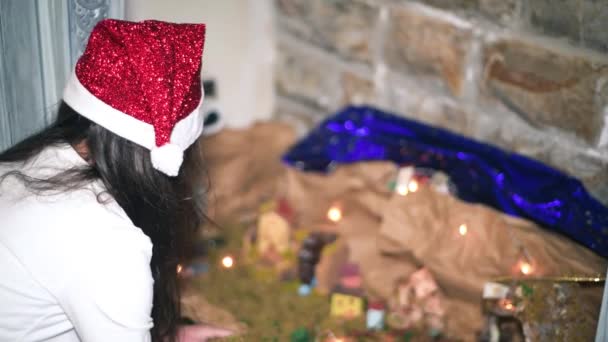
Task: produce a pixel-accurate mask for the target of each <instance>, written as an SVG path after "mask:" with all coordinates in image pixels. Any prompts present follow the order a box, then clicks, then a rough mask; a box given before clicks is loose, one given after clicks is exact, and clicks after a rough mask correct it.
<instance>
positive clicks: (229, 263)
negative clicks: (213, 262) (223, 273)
mask: <svg viewBox="0 0 608 342" xmlns="http://www.w3.org/2000/svg"><path fill="white" fill-rule="evenodd" d="M233 265H234V259H232V257H231V256H229V255H227V256H225V257H223V258H222V266H224V267H226V268H230V267H232V266H233Z"/></svg>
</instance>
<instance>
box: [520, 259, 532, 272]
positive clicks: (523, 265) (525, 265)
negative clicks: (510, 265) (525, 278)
mask: <svg viewBox="0 0 608 342" xmlns="http://www.w3.org/2000/svg"><path fill="white" fill-rule="evenodd" d="M519 271H520V272H521V274H523V275H529V274H530V273H532V265H530V263H529V262H527V261H525V260H522V261H520V263H519Z"/></svg>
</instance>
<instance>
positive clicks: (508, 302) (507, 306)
mask: <svg viewBox="0 0 608 342" xmlns="http://www.w3.org/2000/svg"><path fill="white" fill-rule="evenodd" d="M500 306H502V308H503V309H505V310H508V311H513V310H514V309H515V305H513V302H511V300H509V299H501V300H500Z"/></svg>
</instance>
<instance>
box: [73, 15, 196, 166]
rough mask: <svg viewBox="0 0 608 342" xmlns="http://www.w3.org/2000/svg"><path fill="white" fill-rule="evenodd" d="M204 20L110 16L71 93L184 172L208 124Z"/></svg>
mask: <svg viewBox="0 0 608 342" xmlns="http://www.w3.org/2000/svg"><path fill="white" fill-rule="evenodd" d="M204 43H205V25H204V24H174V23H166V22H161V21H155V20H148V21H143V22H138V23H135V22H128V21H121V20H114V19H106V20H103V21H101V22H99V23H98V24H97V25H96V26H95V28H94V29H93V31H92V32H91V35H90V37H89V42H88V44H87V47H86V50H85V51H84V54H83V55H82V57H80V59H79V60H78V62H77V64H76V67H75V70H74V73H73V74H72V76H71V77H70V79H69V80H68V84H67V86H66V88H65V91H64V94H63V100H64V101H65V102H66V103H67V104H68V105H69V106H70V107H72V108H73V109H74V110H75V111H77V112H78V113H79V114H81V115H83V116H85V117H87V118H88V119H90V120H91V121H93V122H95V123H97V124H99V125H101V126H102V127H104V128H106V129H108V130H109V131H111V132H113V133H114V134H117V135H119V136H121V137H123V138H125V139H128V140H130V141H132V142H134V143H136V144H138V145H141V146H143V147H145V148H147V149H149V150H150V151H151V160H152V165H153V166H154V168H156V169H157V170H159V171H161V172H163V173H165V174H167V175H168V176H177V175H178V173H179V169H180V166H181V164H182V161H183V153H184V150H186V149H187V148H188V146H190V145H191V144H193V143H194V142H195V141H196V140H197V139H198V137H199V136H200V135H201V133H202V130H203V122H204V116H203V113H202V111H201V110H200V106H201V104H202V102H203V91H202V86H201V77H200V73H201V63H202V54H203V46H204Z"/></svg>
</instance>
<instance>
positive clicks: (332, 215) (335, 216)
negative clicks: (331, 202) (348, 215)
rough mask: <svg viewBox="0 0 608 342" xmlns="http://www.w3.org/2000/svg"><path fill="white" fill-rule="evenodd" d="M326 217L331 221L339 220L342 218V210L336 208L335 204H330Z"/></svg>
mask: <svg viewBox="0 0 608 342" xmlns="http://www.w3.org/2000/svg"><path fill="white" fill-rule="evenodd" d="M327 218H328V219H329V220H330V221H331V222H338V221H340V220H341V219H342V210H340V208H338V207H337V206H332V207H331V208H329V210H328V211H327Z"/></svg>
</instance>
